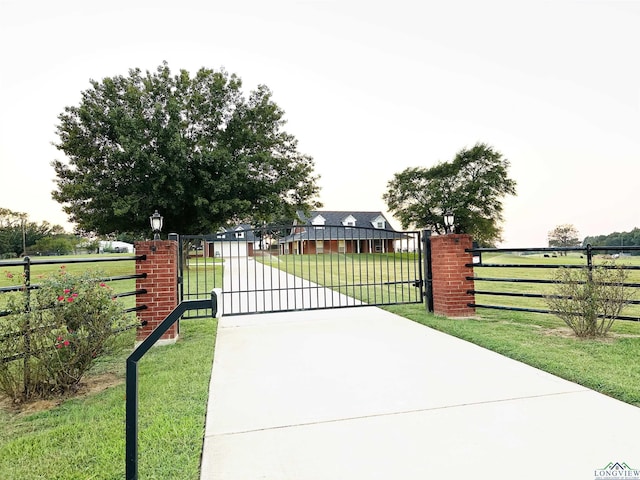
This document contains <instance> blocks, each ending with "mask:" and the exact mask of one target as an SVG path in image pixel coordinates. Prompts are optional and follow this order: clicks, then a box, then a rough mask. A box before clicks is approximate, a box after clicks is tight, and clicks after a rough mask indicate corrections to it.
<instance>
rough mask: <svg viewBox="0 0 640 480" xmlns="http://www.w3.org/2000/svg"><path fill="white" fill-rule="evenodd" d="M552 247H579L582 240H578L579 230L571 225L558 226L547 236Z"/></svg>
mask: <svg viewBox="0 0 640 480" xmlns="http://www.w3.org/2000/svg"><path fill="white" fill-rule="evenodd" d="M547 239H548V240H549V246H550V247H578V246H580V239H579V238H578V229H577V228H576V227H575V226H573V225H571V224H569V223H565V224H563V225H558V226H557V227H556V228H554V229H553V230H551V231H550V232H549V234H548V236H547Z"/></svg>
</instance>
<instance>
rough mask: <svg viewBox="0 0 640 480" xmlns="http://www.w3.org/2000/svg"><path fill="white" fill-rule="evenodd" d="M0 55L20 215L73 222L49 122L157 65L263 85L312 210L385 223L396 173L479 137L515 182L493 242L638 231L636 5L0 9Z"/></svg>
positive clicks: (44, 1)
mask: <svg viewBox="0 0 640 480" xmlns="http://www.w3.org/2000/svg"><path fill="white" fill-rule="evenodd" d="M0 45H2V60H1V62H0V162H1V163H0V207H4V208H10V209H12V210H17V211H23V212H27V213H28V214H29V216H30V218H31V220H33V221H38V222H39V221H42V220H48V221H50V222H51V223H60V224H62V225H63V226H65V227H67V228H70V227H69V226H68V224H67V223H66V218H65V215H64V214H63V212H62V210H61V208H60V206H59V205H58V204H57V203H55V202H54V201H53V200H51V194H50V192H51V190H52V189H53V188H54V184H53V181H52V180H53V178H54V172H53V169H52V168H51V167H50V162H51V160H53V159H55V158H58V159H61V158H62V157H61V153H60V152H58V151H57V150H56V149H55V148H54V147H53V146H52V145H51V142H53V141H56V136H55V125H56V123H57V116H58V114H59V113H61V112H62V111H63V109H64V107H65V106H68V105H77V104H78V103H79V101H80V93H81V92H82V91H83V90H86V89H87V88H88V87H89V86H90V85H89V79H92V78H93V79H96V80H100V79H102V78H104V77H107V76H114V75H126V74H127V72H128V70H129V69H130V68H135V67H139V68H141V69H142V70H143V71H145V70H154V69H155V68H156V67H157V66H158V65H159V64H160V63H161V62H162V61H163V60H166V61H167V62H168V63H169V66H170V67H171V69H172V71H173V72H174V73H177V71H178V70H179V69H186V70H188V71H189V72H190V73H192V74H193V73H195V72H196V71H197V70H198V69H199V68H200V67H208V68H213V69H220V68H222V67H224V68H225V69H226V70H227V71H229V72H230V73H236V74H237V75H238V76H240V77H241V78H242V80H243V82H244V86H245V92H246V93H248V92H249V90H250V89H252V88H254V87H255V86H256V85H258V84H265V85H267V86H268V87H269V88H271V90H272V91H273V93H274V100H275V101H276V103H278V105H280V106H281V107H282V108H283V109H284V110H285V112H286V118H287V120H288V124H287V127H286V130H287V131H288V132H289V133H292V134H293V135H295V136H296V137H297V139H298V140H299V148H300V150H301V151H302V152H303V153H306V154H309V155H311V156H312V157H313V158H314V159H315V162H316V170H317V173H319V174H320V175H321V177H322V178H321V180H320V185H321V187H322V190H321V201H322V202H323V203H324V205H325V208H326V209H332V210H383V211H385V210H386V205H385V204H384V202H383V200H382V198H381V197H382V195H383V193H384V192H385V190H386V186H387V182H388V181H389V180H391V178H392V177H393V174H394V173H397V172H400V171H402V170H404V169H405V168H407V167H412V166H422V167H429V166H432V165H434V164H435V163H436V162H438V161H449V160H451V159H452V158H453V157H454V155H455V154H456V152H457V151H459V150H461V149H462V148H465V147H471V146H473V145H474V144H475V143H476V142H478V141H480V142H485V143H488V144H490V145H492V146H493V147H494V148H495V149H497V150H498V151H500V152H501V153H502V154H503V155H504V156H505V157H506V158H507V159H509V161H510V162H511V169H510V175H511V177H512V178H513V179H514V180H516V181H517V183H518V187H517V190H518V195H517V197H511V198H508V199H507V200H506V201H505V222H504V224H503V227H504V239H505V242H504V244H503V245H505V246H512V247H518V246H526V247H535V246H546V238H547V232H548V231H549V230H551V229H553V228H554V227H555V226H556V225H558V224H561V223H572V224H574V225H575V226H576V228H577V229H578V230H579V232H580V235H581V237H584V236H587V235H596V234H606V233H611V232H613V231H616V230H617V231H628V230H631V229H633V228H634V227H636V226H639V227H640V215H639V214H640V201H639V200H638V188H637V185H638V183H640V60H639V58H640V57H639V55H638V51H639V47H640V1H615V0H607V1H581V0H573V1H567V0H552V1H541V0H536V1H518V0H512V1H503V2H496V1H473V0H468V1H445V0H441V1H437V2H436V1H430V0H426V1H425V0H423V1H417V0H416V1H405V0H395V1H393V2H391V1H387V2H380V1H376V0H370V1H364V0H362V1H355V0H337V1H321V0H317V1H297V2H294V1H284V0H270V1H264V0H253V1H241V0H240V1H232V2H231V1H217V0H209V1H205V0H184V1H182V2H175V1H172V2H168V1H164V0H155V1H146V0H125V1H122V0H110V1H109V2H91V1H75V0H57V1H55V2H53V1H49V0H33V1H24V0H0ZM150 213H152V212H150ZM396 226H397V227H399V225H398V224H397V222H396ZM167 229H169V230H170V229H171V227H170V226H167ZM185 233H186V232H185Z"/></svg>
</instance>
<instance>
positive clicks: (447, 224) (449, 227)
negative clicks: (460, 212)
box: [444, 211, 455, 233]
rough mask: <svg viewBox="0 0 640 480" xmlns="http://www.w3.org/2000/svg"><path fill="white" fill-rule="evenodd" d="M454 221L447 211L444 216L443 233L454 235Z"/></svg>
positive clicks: (451, 214)
mask: <svg viewBox="0 0 640 480" xmlns="http://www.w3.org/2000/svg"><path fill="white" fill-rule="evenodd" d="M454 221H455V218H454V216H453V213H451V212H449V211H447V212H445V214H444V232H445V233H454V232H453V223H454Z"/></svg>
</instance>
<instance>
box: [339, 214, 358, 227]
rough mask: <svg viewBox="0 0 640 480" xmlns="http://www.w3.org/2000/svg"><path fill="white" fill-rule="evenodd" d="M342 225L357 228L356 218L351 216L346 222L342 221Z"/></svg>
mask: <svg viewBox="0 0 640 480" xmlns="http://www.w3.org/2000/svg"><path fill="white" fill-rule="evenodd" d="M342 225H344V226H345V227H355V226H356V219H355V217H354V216H353V215H349V216H348V217H346V218H345V219H344V220H342Z"/></svg>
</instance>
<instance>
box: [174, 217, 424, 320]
mask: <svg viewBox="0 0 640 480" xmlns="http://www.w3.org/2000/svg"><path fill="white" fill-rule="evenodd" d="M179 251H180V254H181V260H180V265H181V272H180V276H179V277H180V279H179V291H180V299H181V300H190V299H195V298H203V297H206V296H208V295H209V294H210V291H211V289H212V288H220V289H221V295H222V302H221V304H222V309H223V313H224V314H225V315H242V314H252V313H266V312H276V311H293V310H311V309H322V308H344V307H357V306H364V305H394V304H401V303H422V302H423V285H424V279H423V276H422V263H423V261H422V243H421V232H417V231H416V232H399V231H395V230H387V229H383V228H373V227H355V226H345V225H322V226H315V225H302V226H296V227H292V226H289V227H280V226H276V227H274V226H266V227H264V228H251V227H248V226H246V227H244V228H238V229H234V230H231V231H228V232H222V233H219V234H216V235H207V236H194V235H182V236H180V248H179ZM198 314H199V313H198V312H194V313H192V314H191V315H198Z"/></svg>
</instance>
